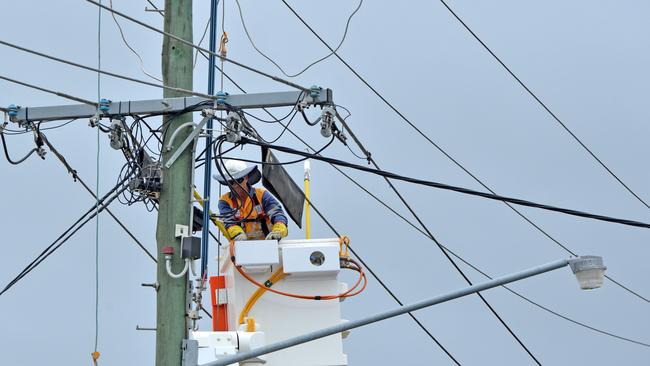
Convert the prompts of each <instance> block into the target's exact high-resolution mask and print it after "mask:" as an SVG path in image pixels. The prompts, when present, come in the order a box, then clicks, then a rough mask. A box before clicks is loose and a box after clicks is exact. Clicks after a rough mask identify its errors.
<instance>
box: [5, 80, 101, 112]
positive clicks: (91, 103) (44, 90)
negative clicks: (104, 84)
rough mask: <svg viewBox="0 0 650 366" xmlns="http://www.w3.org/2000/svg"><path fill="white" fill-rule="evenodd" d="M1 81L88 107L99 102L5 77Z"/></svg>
mask: <svg viewBox="0 0 650 366" xmlns="http://www.w3.org/2000/svg"><path fill="white" fill-rule="evenodd" d="M0 79H2V80H6V81H9V82H11V83H14V84H18V85H22V86H26V87H28V88H32V89H36V90H40V91H42V92H46V93H49V94H53V95H56V96H59V97H61V98H65V99H70V100H74V101H75V102H80V103H84V104H88V105H92V106H96V105H97V102H92V101H90V100H88V99H84V98H79V97H75V96H73V95H70V94H66V93H62V92H58V91H54V90H50V89H45V88H43V87H40V86H37V85H34V84H29V83H26V82H24V81H20V80H16V79H12V78H8V77H6V76H3V75H0Z"/></svg>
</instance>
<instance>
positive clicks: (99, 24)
mask: <svg viewBox="0 0 650 366" xmlns="http://www.w3.org/2000/svg"><path fill="white" fill-rule="evenodd" d="M109 1H110V2H111V7H112V3H113V2H112V0H109ZM100 3H101V0H100ZM115 21H116V22H117V19H116V20H115ZM121 30H122V28H120V31H121ZM122 37H124V35H122ZM101 69H102V9H101V8H99V10H98V11H97V70H101ZM101 80H102V75H101V74H100V73H99V72H98V73H97V107H98V109H97V113H98V114H99V113H100V111H99V102H100V101H101ZM100 125H101V123H99V121H98V123H97V156H96V159H95V196H99V157H100V151H101V150H100V148H101V144H100V143H99V132H100ZM117 196H118V197H119V194H118V195H117ZM98 341H99V199H97V205H96V206H95V351H94V352H93V360H94V362H95V364H96V361H97V358H96V357H95V356H97V357H99V353H98V352H97V343H98Z"/></svg>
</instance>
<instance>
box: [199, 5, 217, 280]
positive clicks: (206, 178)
mask: <svg viewBox="0 0 650 366" xmlns="http://www.w3.org/2000/svg"><path fill="white" fill-rule="evenodd" d="M218 5H219V0H211V1H210V52H213V53H214V52H215V49H216V45H217V7H218ZM214 66H215V59H214V54H210V56H209V57H208V94H209V95H214V70H215V67H214ZM207 126H208V135H207V136H206V137H205V147H206V150H205V164H204V168H203V199H204V202H203V230H202V231H201V278H202V279H204V280H205V281H206V282H207V279H206V277H207V269H208V242H209V240H210V236H209V235H208V234H209V230H210V201H211V196H210V189H211V186H212V119H210V120H209V121H208V125H207ZM217 274H218V273H217Z"/></svg>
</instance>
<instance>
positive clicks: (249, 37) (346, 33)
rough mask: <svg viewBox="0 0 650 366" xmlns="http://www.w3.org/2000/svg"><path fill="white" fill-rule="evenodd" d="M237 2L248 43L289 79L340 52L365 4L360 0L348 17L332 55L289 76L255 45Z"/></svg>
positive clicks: (237, 0)
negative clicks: (354, 18)
mask: <svg viewBox="0 0 650 366" xmlns="http://www.w3.org/2000/svg"><path fill="white" fill-rule="evenodd" d="M235 2H236V3H237V9H238V10H239V19H241V25H242V27H243V28H244V33H245V34H246V38H248V41H249V42H250V44H251V46H253V48H254V49H255V51H257V53H259V54H260V55H261V56H262V57H264V58H265V59H267V60H268V61H269V62H271V63H272V64H273V65H275V67H277V68H278V70H280V72H282V73H283V74H284V76H286V77H289V78H294V77H296V76H299V75H301V74H302V73H304V72H305V71H307V70H309V69H310V68H311V67H312V66H314V65H316V64H317V63H319V62H321V61H324V60H326V59H328V58H329V57H330V56H332V55H333V54H334V53H335V52H336V51H338V50H339V48H341V46H342V45H343V42H345V38H346V37H347V35H348V28H349V27H350V22H351V21H352V17H354V15H355V14H356V13H357V12H358V11H359V9H361V5H362V4H363V0H360V1H359V4H358V5H357V7H356V8H355V9H354V11H353V12H352V14H350V16H349V17H348V20H347V22H346V23H345V31H344V32H343V37H341V41H340V42H339V44H338V46H336V48H335V49H334V50H333V51H332V52H330V53H328V54H327V55H326V56H323V57H321V58H319V59H318V60H316V61H314V62H312V63H310V64H309V65H307V66H306V67H305V68H303V69H302V70H301V71H299V72H297V73H295V74H287V72H286V71H284V69H283V68H282V66H280V65H279V64H278V63H277V62H275V61H274V60H273V59H272V58H270V57H269V56H267V55H266V54H265V53H264V52H262V50H260V49H259V48H258V47H257V45H256V44H255V42H254V41H253V38H252V37H251V35H250V33H249V32H248V27H246V22H245V21H244V14H243V11H242V9H241V5H240V4H239V0H235Z"/></svg>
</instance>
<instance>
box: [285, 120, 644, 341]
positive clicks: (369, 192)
mask: <svg viewBox="0 0 650 366" xmlns="http://www.w3.org/2000/svg"><path fill="white" fill-rule="evenodd" d="M280 124H282V123H280ZM284 127H285V129H286V130H287V131H288V132H289V133H290V134H292V135H293V136H294V137H295V138H296V139H298V140H299V141H300V142H302V143H303V144H304V145H305V146H306V147H308V148H309V149H311V150H312V151H316V150H315V149H314V148H313V147H311V146H310V145H309V144H308V143H307V142H306V141H305V140H304V139H303V138H301V137H300V136H299V135H297V134H296V133H295V132H293V130H291V129H290V128H288V127H287V126H284ZM364 159H365V158H364ZM330 166H331V167H332V168H334V169H335V170H336V171H338V172H339V173H340V174H341V175H343V176H344V177H345V178H347V179H348V180H349V181H350V182H352V183H353V184H354V185H356V186H357V187H358V188H359V189H361V190H362V191H364V192H365V193H366V194H368V195H369V196H370V197H372V198H373V199H374V200H375V201H377V202H378V203H379V204H381V205H382V206H384V207H385V208H386V209H388V210H389V211H390V212H392V213H393V214H394V215H396V216H397V217H399V218H400V219H402V220H403V221H404V222H405V223H407V224H408V225H409V226H411V227H412V228H413V229H415V230H416V231H418V232H419V233H421V234H422V235H424V236H425V237H426V238H427V239H430V240H431V239H432V238H431V237H430V236H429V235H428V234H427V233H426V232H425V231H424V230H422V229H421V228H419V227H418V226H417V225H415V224H414V223H413V222H411V221H410V220H409V219H407V218H406V217H404V215H402V214H401V213H399V212H397V211H396V210H395V209H394V208H393V207H391V206H390V205H388V204H387V203H386V202H384V201H383V200H382V199H380V198H379V197H377V196H376V195H375V194H374V193H372V192H371V191H370V190H368V189H367V188H366V187H364V186H363V185H361V184H360V183H359V182H357V181H356V180H355V179H354V178H352V177H351V176H349V175H348V174H347V173H345V172H344V171H343V170H341V168H339V167H338V166H336V165H334V164H330ZM442 247H443V248H444V249H445V250H446V251H447V252H448V253H449V254H451V255H452V256H453V257H455V258H456V259H458V260H460V261H461V262H463V263H464V264H466V265H467V266H469V267H471V268H472V269H474V270H475V271H477V272H478V273H481V274H482V275H484V276H485V277H487V278H490V279H491V277H490V276H489V275H487V274H486V273H485V272H484V271H482V270H481V269H479V268H478V267H476V266H475V265H473V264H472V263H470V262H469V261H467V260H466V259H464V258H463V257H461V256H460V255H458V254H457V253H455V252H454V251H452V250H451V249H449V248H448V247H447V246H445V245H442ZM610 280H611V279H610ZM611 281H612V282H615V283H617V282H616V281H614V280H611ZM617 284H618V283H617ZM621 286H622V285H621ZM503 287H505V288H506V289H507V290H508V291H510V292H511V293H513V294H514V295H516V296H518V297H520V298H521V299H522V300H524V301H526V302H528V303H530V304H533V305H535V306H537V307H538V308H540V309H542V310H544V311H546V312H548V313H550V314H552V315H555V316H557V317H560V318H561V319H564V320H567V321H569V322H571V323H573V324H575V325H578V326H581V327H584V328H586V329H588V330H592V331H595V332H598V333H601V334H604V335H607V336H611V337H614V338H618V339H620V340H623V341H628V342H632V343H635V344H638V345H641V346H650V344H648V343H645V342H642V341H637V340H634V339H631V338H628V337H624V336H619V335H617V334H614V333H612V332H608V331H605V330H602V329H599V328H596V327H594V326H591V325H589V324H586V323H584V322H580V321H578V320H575V319H572V318H571V317H569V316H567V315H563V314H561V313H559V312H557V311H555V310H552V309H550V308H548V307H546V306H544V305H541V304H539V303H538V302H535V301H533V300H531V299H530V298H528V297H526V296H524V295H522V294H521V293H519V292H516V291H514V290H512V289H511V288H509V287H507V286H503Z"/></svg>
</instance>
